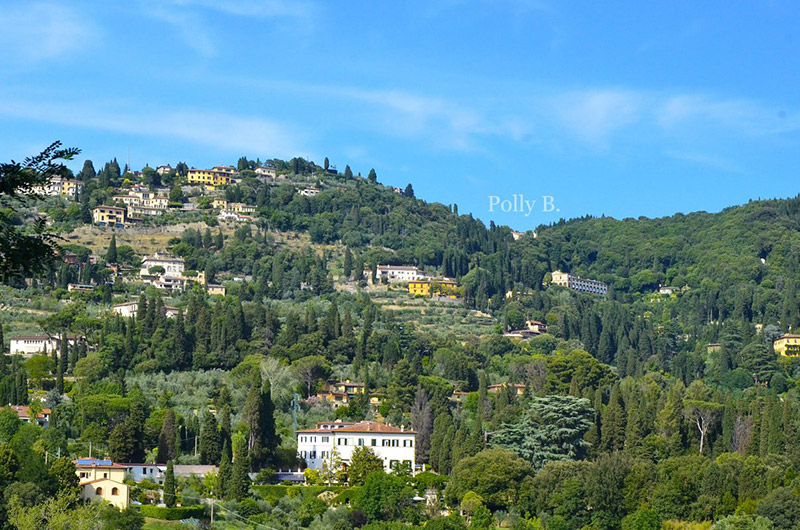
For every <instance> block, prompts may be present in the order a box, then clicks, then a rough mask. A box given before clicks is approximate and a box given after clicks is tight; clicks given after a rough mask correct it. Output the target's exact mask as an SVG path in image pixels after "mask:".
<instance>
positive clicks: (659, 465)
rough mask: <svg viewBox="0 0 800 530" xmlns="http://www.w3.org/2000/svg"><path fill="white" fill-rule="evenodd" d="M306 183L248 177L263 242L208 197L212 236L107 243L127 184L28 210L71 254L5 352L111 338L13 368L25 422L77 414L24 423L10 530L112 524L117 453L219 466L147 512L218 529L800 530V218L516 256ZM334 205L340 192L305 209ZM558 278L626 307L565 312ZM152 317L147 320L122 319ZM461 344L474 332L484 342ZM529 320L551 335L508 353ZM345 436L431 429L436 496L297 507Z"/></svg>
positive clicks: (462, 231)
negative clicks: (448, 282) (97, 486)
mask: <svg viewBox="0 0 800 530" xmlns="http://www.w3.org/2000/svg"><path fill="white" fill-rule="evenodd" d="M301 160H302V159H294V160H292V161H289V162H284V161H272V162H273V163H274V165H275V167H276V168H277V171H278V172H279V173H280V174H281V175H282V176H285V177H286V178H285V181H282V182H278V181H269V182H265V181H263V180H259V179H257V178H255V173H254V169H255V168H256V167H259V166H257V164H256V162H253V161H248V160H247V159H246V158H243V159H242V160H240V161H239V166H238V170H239V172H240V175H241V177H242V178H241V180H240V181H239V182H238V183H235V184H231V185H228V186H227V187H225V188H224V190H221V191H220V193H219V195H218V198H222V197H224V198H225V199H226V200H229V201H236V202H239V203H242V204H245V205H248V206H252V207H254V209H255V211H254V212H253V216H252V220H249V221H248V222H246V223H241V224H234V225H231V224H225V223H224V222H222V221H218V219H217V218H216V217H215V216H214V215H213V214H212V213H211V212H212V209H211V206H210V202H211V201H210V200H208V197H199V199H198V198H197V197H195V198H196V199H197V200H196V204H198V205H199V206H198V207H197V208H196V209H192V210H187V211H186V212H184V211H183V210H182V209H181V208H178V207H176V208H172V209H171V210H170V211H167V212H165V213H164V214H163V215H161V216H160V217H158V218H157V219H154V220H148V221H147V222H145V223H143V226H138V227H134V228H130V229H128V228H126V229H124V230H116V231H115V230H112V229H111V228H107V227H106V228H90V227H87V226H86V225H85V223H86V222H85V219H86V216H87V215H88V216H89V218H90V219H91V209H92V208H94V207H95V206H97V205H99V204H104V203H106V202H107V201H108V200H109V197H111V191H113V190H111V191H109V188H113V187H115V186H116V187H123V188H124V187H125V186H126V185H130V183H131V182H134V181H136V179H137V177H136V175H134V174H133V173H123V174H120V170H119V166H118V165H117V166H116V169H114V166H113V163H109V164H106V166H105V168H104V169H103V170H102V171H101V174H100V175H99V176H98V175H95V174H94V170H93V169H92V170H91V171H88V170H86V171H87V172H86V173H85V174H84V172H83V171H82V172H81V174H79V175H78V176H79V178H80V179H81V181H82V182H84V186H85V187H84V191H83V194H82V195H81V196H79V197H77V200H75V201H67V200H66V199H61V198H47V199H45V200H41V201H38V202H35V201H32V202H29V203H27V204H25V205H22V206H18V207H16V208H15V209H14V210H4V213H3V215H4V217H3V219H8V220H10V222H11V224H12V225H13V226H17V227H20V226H23V225H24V223H23V220H24V219H27V218H29V217H31V216H33V215H36V213H37V212H38V213H40V214H47V215H48V216H49V219H50V221H51V226H52V227H53V229H54V230H56V231H57V232H58V233H59V234H60V235H61V236H63V238H64V240H63V242H62V245H61V254H60V255H61V256H62V258H63V259H62V260H61V261H57V262H56V263H54V264H53V265H52V266H49V267H47V268H46V270H45V271H43V272H42V273H41V274H31V275H28V276H27V278H26V277H25V276H24V275H23V276H18V277H15V278H10V279H9V281H8V282H7V283H8V285H6V286H4V287H3V289H2V292H1V293H0V297H2V303H3V304H4V306H3V307H4V309H3V312H2V317H1V320H0V324H2V325H1V326H0V332H2V335H3V336H4V341H3V345H4V349H5V350H7V348H8V345H9V342H10V339H11V338H12V337H16V336H21V335H24V334H30V333H34V332H38V333H43V332H46V333H48V334H51V335H53V336H58V337H62V338H64V337H67V336H71V335H74V336H77V337H81V338H85V341H84V340H78V341H76V342H75V343H74V344H70V343H68V341H67V340H62V341H61V343H60V344H61V347H60V348H58V349H53V350H51V351H48V352H47V354H46V355H33V356H30V357H23V356H21V355H4V356H2V361H3V362H2V364H0V373H1V374H2V379H0V397H1V398H2V400H3V402H4V403H9V404H13V405H29V406H30V410H32V411H33V413H35V412H36V411H37V410H41V409H42V408H48V409H50V410H51V411H52V420H51V422H50V424H49V425H48V426H47V427H45V428H42V427H39V426H36V425H34V424H33V423H24V424H23V422H22V421H21V420H20V419H19V418H18V414H17V413H15V412H13V411H12V409H7V408H6V409H3V411H2V412H0V415H2V418H0V420H2V421H0V452H1V453H2V454H3V455H4V458H3V459H1V460H2V461H0V468H2V469H1V470H0V471H2V473H0V480H2V485H3V486H4V487H5V488H6V489H5V491H6V493H5V494H4V496H3V499H2V503H3V509H4V511H3V512H2V513H3V518H4V519H3V520H4V524H5V525H7V526H8V527H9V528H15V527H16V528H29V526H25V524H26V521H27V519H26V514H30V513H36V514H39V515H36V517H39V520H45V519H47V517H49V516H48V515H47V513H49V512H48V510H51V511H53V512H54V513H55V512H58V511H59V510H62V511H63V510H73V511H74V516H75V517H83V516H86V517H87V518H89V519H91V518H92V517H95V518H96V517H97V514H95V513H94V512H91V510H88V509H87V507H86V506H83V505H80V504H79V503H77V501H76V494H75V491H74V488H75V484H73V482H74V481H73V480H72V479H69V477H70V476H73V475H74V468H70V465H71V461H72V459H73V458H76V457H78V456H86V455H87V453H88V451H89V450H90V447H91V450H92V451H93V454H94V455H101V456H108V457H109V458H111V459H113V460H114V461H118V462H124V461H128V462H136V461H140V460H146V461H148V462H160V463H164V464H166V463H167V462H168V461H169V462H172V463H178V464H211V465H217V466H218V473H212V474H209V475H208V476H205V477H198V478H195V479H184V478H181V479H179V480H178V481H177V484H176V483H175V482H174V477H173V483H172V484H170V485H167V484H148V483H135V484H132V488H133V493H132V498H135V499H137V500H138V501H139V502H142V503H143V504H144V505H145V508H144V509H143V510H142V512H141V513H149V514H153V513H161V514H162V515H164V514H165V513H166V512H155V511H154V510H156V508H159V507H157V506H150V505H153V504H158V503H159V502H161V501H164V503H165V504H166V507H161V508H164V509H167V508H171V507H172V505H174V504H175V502H176V499H177V500H179V501H180V502H181V503H182V504H184V505H192V504H200V503H201V500H202V502H204V503H206V504H207V503H208V502H209V499H214V501H213V502H218V503H220V504H219V506H220V507H221V509H223V510H225V512H224V513H223V514H222V519H221V520H217V521H216V523H215V524H216V525H217V526H215V528H244V527H258V526H257V525H265V526H269V527H279V528H301V527H309V528H337V529H349V528H358V527H363V528H395V527H396V528H421V527H425V528H453V529H458V528H467V527H469V528H493V527H501V528H518V529H542V528H544V529H547V530H562V529H565V530H566V529H576V528H586V529H620V528H622V529H625V530H628V529H651V528H652V529H658V528H662V527H663V528H674V529H678V528H710V527H711V525H712V524H714V525H715V526H714V528H718V529H722V530H724V529H726V528H776V529H793V528H797V527H798V525H800V493H798V483H797V482H796V480H795V478H796V476H797V472H798V470H800V451H798V445H797V443H796V440H797V437H798V436H799V435H800V389H798V381H800V361H798V359H799V358H798V357H786V356H779V355H777V354H776V353H775V351H774V350H773V341H774V340H775V339H777V338H778V337H780V336H782V335H783V334H784V333H786V332H789V331H792V330H796V329H797V328H798V326H800V299H799V298H798V296H797V290H798V282H800V270H798V269H799V268H800V231H798V228H800V222H798V221H800V197H798V198H794V199H788V200H770V201H757V202H755V201H754V202H750V203H748V204H746V205H743V206H736V207H731V208H728V209H726V210H724V211H722V212H720V213H716V214H708V213H691V214H685V215H684V214H676V215H674V216H672V217H667V218H660V219H647V218H640V219H624V220H615V219H611V218H605V217H603V218H589V217H587V218H581V219H574V220H569V221H560V222H558V223H555V224H553V225H548V226H540V227H538V228H537V229H536V230H535V233H534V232H527V233H525V234H523V235H522V236H521V237H519V238H518V239H515V237H514V235H513V234H512V230H511V228H509V227H500V226H495V225H493V224H490V225H489V226H488V227H487V226H485V225H484V224H483V223H482V222H481V221H479V220H477V219H476V218H475V217H473V216H471V215H462V214H459V212H458V208H457V207H456V206H455V205H450V206H445V205H441V204H430V203H426V202H425V201H424V200H421V199H420V198H416V197H414V194H413V189H412V188H411V186H408V187H407V188H406V189H405V191H403V192H399V190H397V189H393V188H391V187H385V186H382V185H381V184H380V183H379V182H378V181H377V175H374V172H373V175H374V177H373V175H371V176H370V177H368V178H367V179H362V178H360V177H354V176H353V174H352V172H350V173H349V175H347V174H343V175H339V174H330V173H329V172H326V171H324V170H323V169H322V168H320V167H319V166H316V165H315V164H313V163H308V162H306V161H302V163H301ZM259 164H260V161H259ZM184 166H185V164H184ZM84 167H85V168H86V167H87V166H86V165H85V166H84ZM177 167H181V166H180V164H179V165H178V166H177ZM147 169H150V168H147ZM348 170H349V168H348ZM142 173H143V175H144V176H143V177H142V178H143V179H145V180H143V181H141V184H142V185H150V186H157V185H166V186H168V187H170V188H171V189H172V190H174V193H170V198H171V200H172V199H174V200H175V201H176V202H178V203H179V204H178V206H180V205H181V203H180V201H181V200H184V199H182V194H183V193H184V188H187V187H186V186H183V184H184V182H183V179H184V176H183V175H181V174H180V173H179V172H177V171H176V172H174V173H171V174H167V175H165V176H163V177H159V179H158V180H159V182H158V183H155V182H154V181H153V179H155V178H156V177H154V176H153V174H154V173H155V172H154V171H153V170H152V169H151V170H150V171H143V172H142ZM147 179H150V181H149V182H148V181H147ZM125 181H128V184H125ZM308 186H314V189H315V190H318V193H316V194H314V195H313V196H306V195H302V194H300V193H298V190H303V189H306V190H307V189H309V188H308ZM186 193H187V194H189V193H194V192H193V191H192V190H191V189H188V188H187V190H186ZM67 203H68V204H67ZM65 206H66V207H65ZM57 212H61V213H60V214H59V213H57ZM189 222H191V223H194V224H193V225H192V226H187V225H188V223H189ZM177 227H180V229H178V228H177ZM170 229H172V230H174V231H173V232H169V230H170ZM87 234H88V235H87ZM165 234H166V235H165ZM157 237H158V238H160V239H156V238H157ZM153 241H157V242H158V244H161V243H160V242H163V248H160V249H159V250H162V251H165V252H168V253H169V254H171V255H174V256H177V257H180V258H181V259H183V260H184V263H185V268H186V272H185V276H187V277H189V276H197V275H198V274H200V273H203V274H204V276H205V281H204V283H205V284H216V283H219V284H220V285H221V286H224V287H225V289H226V291H225V294H224V295H221V294H219V295H212V294H209V293H208V292H207V285H203V282H195V283H191V282H190V283H187V287H186V289H185V291H182V290H178V289H176V290H173V291H171V292H170V291H168V290H165V289H160V288H156V285H155V284H152V285H147V284H146V283H144V282H143V281H142V277H146V276H147V275H148V273H152V271H147V270H145V271H144V274H142V273H141V271H140V270H139V265H140V263H141V260H142V258H143V257H144V256H145V255H146V254H147V252H145V251H143V250H142V249H143V248H144V247H145V246H146V245H147V246H148V248H150V246H152V245H154V244H155V243H153ZM98 248H101V249H102V250H98ZM67 254H69V255H70V256H71V257H72V258H71V261H68V260H66V259H65V258H64V256H66V255H67ZM98 254H102V256H99V255H98ZM92 256H94V258H93V257H92ZM386 264H395V265H415V266H417V267H419V268H420V269H421V270H422V271H424V272H425V273H427V274H429V275H430V276H432V277H450V278H453V279H455V280H456V282H457V283H458V285H459V289H460V290H459V291H458V292H459V294H460V295H463V296H462V297H461V298H460V299H452V300H447V301H444V302H442V301H437V300H433V299H432V298H426V297H417V298H414V297H412V296H410V295H409V294H408V292H407V291H406V290H405V286H400V287H397V286H396V285H391V284H390V285H386V284H383V285H382V284H381V282H380V281H370V277H371V276H373V275H374V274H375V271H376V268H377V266H378V265H386ZM556 270H562V271H566V272H569V273H571V274H575V275H578V276H581V277H584V278H592V279H596V280H601V281H603V282H606V283H607V284H608V285H609V293H608V294H607V295H605V296H598V295H591V294H584V293H579V292H576V291H574V290H571V289H568V288H566V287H560V286H557V285H553V284H551V280H552V274H551V273H552V272H553V271H556ZM74 283H80V284H81V285H83V286H84V287H85V289H84V290H77V291H75V290H72V291H71V290H69V289H68V286H69V285H70V284H74ZM659 286H671V287H675V288H676V289H675V292H673V293H670V294H659V292H658V289H659ZM128 301H132V302H135V315H136V316H135V317H128V316H123V315H121V314H118V313H116V312H113V311H112V310H111V307H112V304H119V303H121V302H128ZM411 302H414V303H416V304H419V305H418V306H413V307H414V308H416V309H419V312H418V313H413V312H411V311H410V310H409V308H411V307H412V306H411V305H410V304H411ZM168 308H173V309H170V310H171V311H173V312H172V313H168ZM476 315H477V316H476ZM456 318H458V319H460V321H462V322H466V324H464V327H461V328H458V330H456V328H455V327H454V326H453V324H452V322H454V319H456ZM478 320H489V321H490V322H491V326H489V325H486V327H485V328H483V329H490V331H489V332H485V331H479V330H480V329H482V328H479V327H478V324H480V322H478V324H474V325H473V324H471V323H474V322H477V321H478ZM526 320H536V321H540V322H542V323H544V324H546V326H547V332H546V333H541V334H538V336H536V337H534V338H532V339H530V340H525V341H522V340H517V339H511V338H508V337H505V336H503V331H507V330H515V329H519V328H521V327H524V326H525V325H526ZM470 326H472V327H470ZM464 329H473V330H475V331H464ZM330 380H334V381H347V380H351V381H355V382H359V383H361V384H363V388H364V392H363V394H359V395H355V396H353V397H352V399H350V400H349V402H348V403H347V404H344V405H343V406H339V407H334V406H333V405H332V404H331V403H330V402H328V401H326V400H325V399H324V398H321V397H320V395H324V393H325V392H326V391H327V390H326V389H327V382H328V381H330ZM335 419H343V420H349V421H362V420H372V421H376V422H379V423H381V424H391V425H395V426H397V425H400V426H402V428H403V429H407V428H409V429H413V431H414V432H415V433H416V439H415V446H414V447H415V457H416V462H417V463H418V464H420V465H422V464H424V466H425V471H424V472H420V473H416V474H413V475H412V472H413V471H414V470H411V469H407V468H404V467H403V466H397V468H396V469H394V470H393V471H392V472H391V473H385V472H384V471H383V464H382V463H381V462H380V461H379V462H378V463H377V464H376V463H375V460H374V455H372V457H370V455H369V454H366V456H363V455H362V456H363V459H361V460H359V461H354V462H351V463H350V464H351V465H350V466H349V467H347V469H343V468H342V466H341V462H338V464H339V465H334V463H330V465H328V466H327V467H325V468H324V469H323V471H321V472H316V471H317V470H313V471H315V472H310V471H307V472H306V475H305V478H306V480H307V482H308V483H310V484H313V485H314V486H313V487H312V486H311V485H306V486H287V485H275V484H270V483H271V482H275V480H273V474H274V472H275V471H277V470H281V469H284V470H285V469H288V468H297V467H303V466H304V465H305V462H304V461H303V459H302V458H301V457H298V455H297V439H296V435H295V432H294V430H295V428H299V429H303V428H309V427H313V426H314V425H315V424H316V423H317V422H331V421H333V420H335ZM364 453H369V451H364ZM53 454H55V455H62V456H63V455H67V457H66V458H61V459H53V458H52V455H53ZM360 458H361V457H360ZM354 460H355V458H354ZM55 462H58V465H56V464H55ZM420 467H421V466H420ZM417 471H421V469H420V470H417ZM248 472H251V473H252V475H248ZM70 473H72V475H70ZM324 490H327V491H328V493H329V494H330V495H329V496H327V497H326V496H323V497H322V498H320V497H317V495H318V494H319V493H321V492H322V491H324ZM9 491H10V492H11V493H9ZM426 494H427V496H428V500H427V501H420V499H424V498H425V497H422V496H425V495H426ZM415 497H416V500H414V499H415ZM58 502H62V503H63V506H61V505H59V504H57V503H58ZM87 510H88V511H87ZM199 510H200V513H201V514H202V513H203V508H202V506H201V507H200V508H199ZM446 510H449V513H452V514H453V515H447V513H448V512H447V511H446ZM112 511H113V510H112ZM106 512H107V513H105V512H104V515H103V516H102V518H103V520H104V521H110V522H108V523H107V524H108V525H109V526H108V528H136V527H141V525H142V521H139V520H138V519H137V516H138V515H140V513H139V512H138V511H136V509H130V510H126V511H124V512H121V514H116V512H114V513H113V514H112V513H111V511H108V510H106ZM133 512H135V513H133ZM115 514H116V515H115ZM225 514H227V516H226V515H225ZM231 514H233V515H231ZM117 516H119V517H123V516H124V517H128V516H130V518H131V519H130V521H128V522H123V523H114V521H115V519H114V517H117ZM166 518H167V517H164V519H166ZM204 518H205V516H204ZM136 521H138V522H136ZM104 524H105V523H104ZM114 524H117V526H114ZM203 524H205V523H203ZM137 525H138V526H137ZM248 525H249V526H248ZM737 525H738V526H737ZM747 525H750V526H747Z"/></svg>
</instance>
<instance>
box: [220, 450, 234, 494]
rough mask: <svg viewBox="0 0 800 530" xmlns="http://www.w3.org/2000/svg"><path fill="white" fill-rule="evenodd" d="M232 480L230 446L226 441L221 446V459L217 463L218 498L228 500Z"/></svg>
mask: <svg viewBox="0 0 800 530" xmlns="http://www.w3.org/2000/svg"><path fill="white" fill-rule="evenodd" d="M232 478H233V466H232V464H231V446H230V444H229V443H228V441H227V440H225V442H224V443H223V446H222V458H220V461H219V491H218V492H217V494H218V496H219V497H220V498H222V499H229V498H230V488H231V479H232Z"/></svg>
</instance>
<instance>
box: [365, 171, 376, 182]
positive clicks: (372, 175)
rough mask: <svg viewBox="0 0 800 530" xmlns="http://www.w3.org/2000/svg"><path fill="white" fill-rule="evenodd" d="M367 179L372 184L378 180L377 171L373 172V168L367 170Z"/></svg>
mask: <svg viewBox="0 0 800 530" xmlns="http://www.w3.org/2000/svg"><path fill="white" fill-rule="evenodd" d="M367 180H369V181H370V182H372V183H373V184H374V183H375V182H378V174H377V173H375V170H374V169H370V170H369V174H368V175H367Z"/></svg>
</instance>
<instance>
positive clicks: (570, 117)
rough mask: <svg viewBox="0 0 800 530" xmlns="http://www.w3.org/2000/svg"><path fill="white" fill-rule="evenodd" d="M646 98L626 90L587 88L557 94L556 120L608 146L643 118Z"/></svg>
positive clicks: (584, 138) (553, 102)
mask: <svg viewBox="0 0 800 530" xmlns="http://www.w3.org/2000/svg"><path fill="white" fill-rule="evenodd" d="M645 99H646V98H644V97H643V96H642V95H641V94H639V93H637V92H633V91H626V90H607V89H600V90H584V91H578V92H569V93H566V94H563V95H559V96H556V97H554V98H553V99H552V100H551V102H550V104H551V105H552V108H553V109H554V112H555V119H556V121H557V122H558V123H560V124H561V125H562V126H564V127H566V128H567V129H568V130H569V131H570V132H571V133H572V134H573V135H574V136H576V137H577V138H578V139H579V140H581V141H584V142H587V143H590V144H593V145H595V146H598V147H607V146H608V144H609V142H610V140H611V136H612V135H613V134H614V133H615V132H617V131H619V130H622V129H625V128H626V127H628V126H630V125H633V124H636V123H637V122H639V121H640V120H641V119H642V110H643V107H644V105H645Z"/></svg>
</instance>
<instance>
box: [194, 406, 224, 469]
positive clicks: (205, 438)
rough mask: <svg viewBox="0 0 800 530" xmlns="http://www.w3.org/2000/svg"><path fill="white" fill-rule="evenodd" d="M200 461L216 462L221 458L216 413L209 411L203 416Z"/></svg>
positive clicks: (207, 463) (203, 462) (205, 462)
mask: <svg viewBox="0 0 800 530" xmlns="http://www.w3.org/2000/svg"><path fill="white" fill-rule="evenodd" d="M198 445H199V446H200V463H201V464H206V465H209V464H214V463H216V462H219V458H220V454H219V452H220V445H219V429H218V428H217V420H216V418H214V415H213V414H211V412H209V411H205V412H204V413H203V418H202V420H201V424H200V441H199V444H198Z"/></svg>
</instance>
